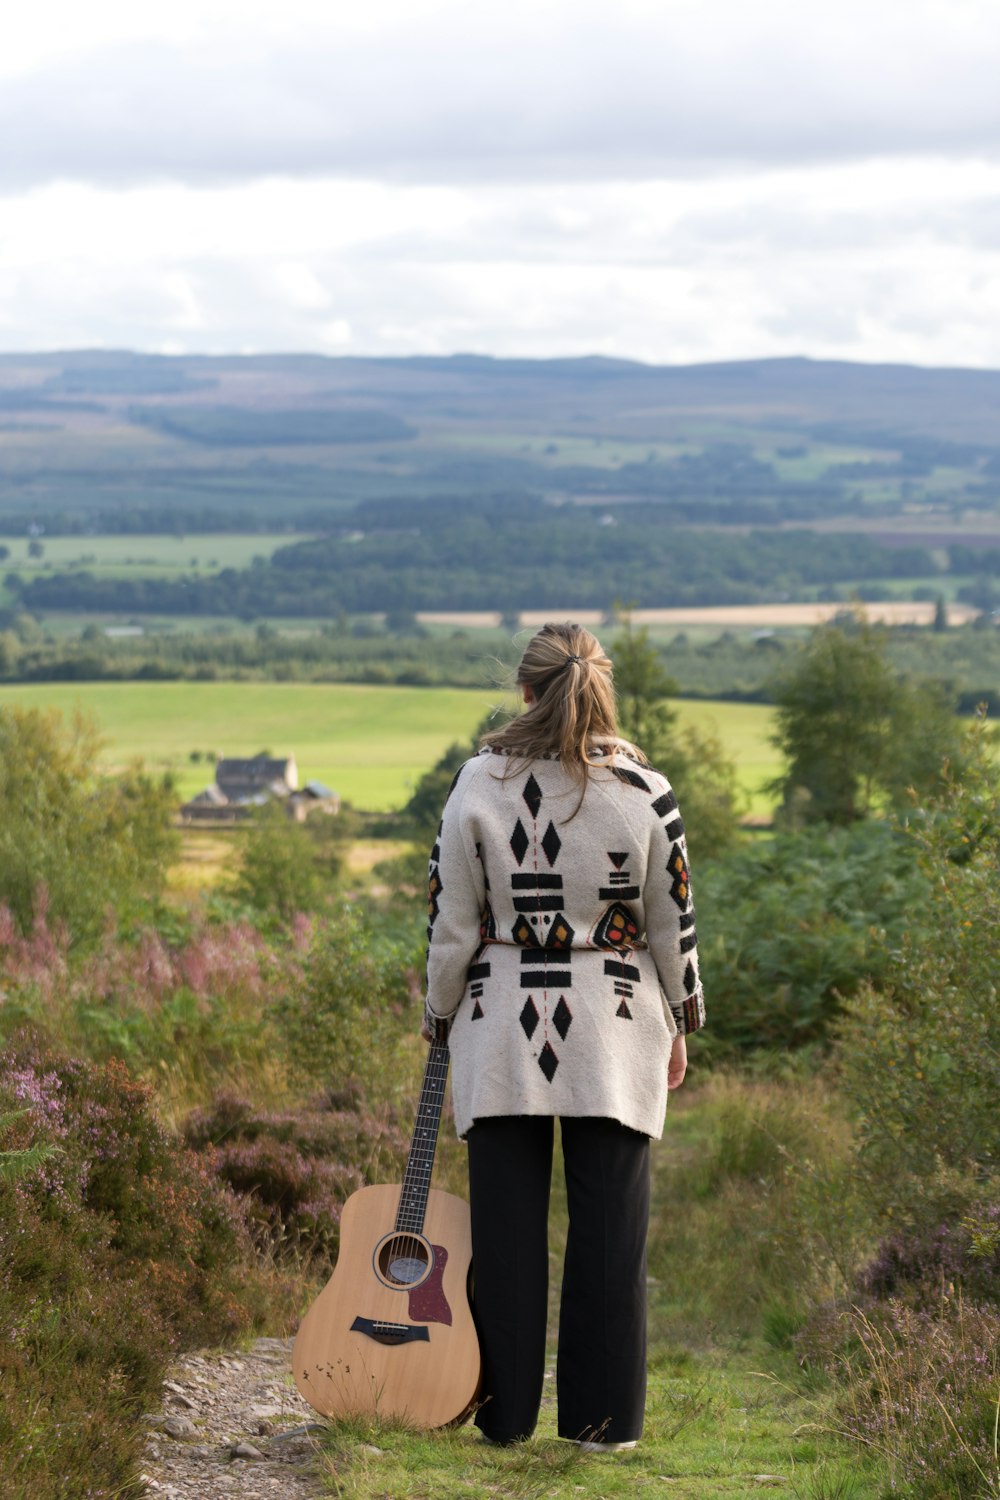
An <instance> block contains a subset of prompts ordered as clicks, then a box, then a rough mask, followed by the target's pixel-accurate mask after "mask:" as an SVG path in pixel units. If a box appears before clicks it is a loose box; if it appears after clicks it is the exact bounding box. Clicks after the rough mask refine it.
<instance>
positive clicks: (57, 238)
mask: <svg viewBox="0 0 1000 1500" xmlns="http://www.w3.org/2000/svg"><path fill="white" fill-rule="evenodd" d="M998 205H1000V165H998V166H990V165H986V164H981V163H978V164H977V163H967V164H965V165H962V164H959V165H958V166H956V165H955V164H953V163H950V162H946V161H942V160H940V159H935V158H925V159H920V160H914V161H910V162H907V163H903V164H901V163H900V162H898V161H893V160H886V161H880V162H869V163H866V164H864V165H863V166H862V165H859V166H853V167H852V166H831V167H815V168H808V169H807V168H796V169H788V170H783V171H781V172H766V173H757V174H747V175H745V176H741V177H725V178H723V177H712V178H706V179H703V180H697V179H685V180H681V181H648V182H641V183H627V182H625V183H616V184H612V185H609V186H602V185H596V186H595V185H593V184H577V185H559V186H549V185H543V184H536V185H528V186H526V187H525V186H519V185H508V184H496V183H483V184H481V185H479V186H477V187H474V188H473V187H458V186H448V187H436V188H428V187H413V186H407V185H400V186H394V185H392V184H385V183H381V184H380V183H362V182H353V181H344V180H335V179H321V180H317V181H313V182H311V181H279V180H267V181H261V182H252V183H248V184H241V185H239V186H234V187H230V188H225V189H209V188H199V189H196V188H182V187H176V186H171V187H162V188H157V187H147V188H143V189H135V190H131V191H120V192H116V191H113V190H111V189H101V190H98V189H91V188H87V187H84V186H80V185H71V184H61V185H54V186H51V187H47V188H40V189H36V190H34V191H33V192H31V193H27V194H24V195H22V196H20V197H10V198H7V199H6V200H0V222H3V223H4V224H5V225H6V226H7V232H6V233H5V235H4V236H3V237H2V238H0V348H4V349H8V350H17V349H27V348H50V349H51V348H68V347H77V346H81V345H83V346H94V345H105V346H117V347H130V348H139V349H150V350H159V349H168V348H169V349H172V350H174V351H181V350H184V351H187V352H205V353H212V352H225V351H243V350H266V351H272V350H274V351H277V350H283V349H292V350H306V351H309V350H312V351H315V352H318V353H334V352H338V353H339V352H344V353H354V354H358V353H367V354H408V353H428V354H435V353H451V352H454V351H456V350H479V351H483V352H489V353H494V354H498V355H519V354H520V355H536V356H545V355H554V354H589V353H604V354H609V355H620V356H624V357H633V358H640V359H647V360H649V361H652V362H657V363H659V362H668V363H669V362H679V361H688V360H702V359H727V358H737V357H750V356H756V355H762V354H797V353H803V352H805V353H811V354H814V355H816V356H828V357H838V358H844V359H881V360H887V359H888V360H903V361H913V362H916V363H923V364H968V365H975V366H986V367H997V366H1000V249H998V246H997V240H996V237H995V235H991V229H992V228H994V227H995V224H996V215H997V211H998ZM67 226H72V233H71V234H67Z"/></svg>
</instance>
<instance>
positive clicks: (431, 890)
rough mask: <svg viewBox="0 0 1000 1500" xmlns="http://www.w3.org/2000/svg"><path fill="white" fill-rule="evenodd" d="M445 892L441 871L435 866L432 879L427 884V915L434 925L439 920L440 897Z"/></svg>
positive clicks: (431, 875)
mask: <svg viewBox="0 0 1000 1500" xmlns="http://www.w3.org/2000/svg"><path fill="white" fill-rule="evenodd" d="M443 890H444V882H443V881H442V879H441V874H440V871H439V870H438V868H437V866H436V865H435V866H434V868H433V869H432V870H431V874H430V879H429V881H428V883H427V915H428V916H429V918H430V920H431V922H432V923H433V922H434V921H435V920H436V918H437V914H438V910H439V908H438V896H440V894H441V892H442V891H443Z"/></svg>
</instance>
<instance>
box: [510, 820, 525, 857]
mask: <svg viewBox="0 0 1000 1500" xmlns="http://www.w3.org/2000/svg"><path fill="white" fill-rule="evenodd" d="M510 847H511V849H512V850H513V851H514V858H515V859H516V860H517V862H518V864H521V862H522V861H523V859H524V856H525V855H526V854H527V852H528V835H527V834H526V833H525V831H524V824H523V823H522V822H521V819H520V818H518V820H517V822H516V823H515V824H514V832H513V833H512V834H511V836H510Z"/></svg>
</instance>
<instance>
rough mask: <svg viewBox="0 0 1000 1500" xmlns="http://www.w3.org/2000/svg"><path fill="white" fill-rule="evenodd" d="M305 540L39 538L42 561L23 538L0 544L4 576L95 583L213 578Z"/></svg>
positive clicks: (286, 536) (275, 535)
mask: <svg viewBox="0 0 1000 1500" xmlns="http://www.w3.org/2000/svg"><path fill="white" fill-rule="evenodd" d="M304 539H305V538H304V537H303V536H302V535H301V534H299V533H296V532H291V531H282V532H257V531H252V532H239V533H231V534H223V533H216V532H206V533H204V534H202V535H199V534H197V533H194V534H192V535H190V536H133V535H130V534H127V533H126V534H123V535H120V536H53V537H48V536H43V537H39V538H38V540H39V541H40V542H41V545H42V556H41V557H30V556H29V555H28V538H27V537H24V538H11V537H5V538H2V539H0V541H2V543H3V545H4V546H5V547H7V548H8V549H9V551H10V557H9V558H8V559H7V560H6V561H5V562H4V564H3V571H4V572H5V573H19V574H21V575H22V577H24V578H25V579H30V578H36V577H38V576H39V575H40V574H44V573H45V572H46V571H48V570H49V569H50V568H51V569H53V570H54V571H56V572H66V571H69V570H72V569H76V568H81V569H85V570H86V571H87V572H88V573H93V575H94V577H95V578H172V577H179V576H180V575H181V574H185V573H187V574H194V573H217V572H218V571H219V569H220V568H248V567H249V566H250V564H251V563H252V561H253V559H254V558H255V557H270V556H271V553H272V552H275V551H276V550H277V549H278V548H279V547H287V546H290V545H291V544H292V543H293V542H301V541H303V540H304Z"/></svg>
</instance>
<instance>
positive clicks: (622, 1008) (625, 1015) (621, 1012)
mask: <svg viewBox="0 0 1000 1500" xmlns="http://www.w3.org/2000/svg"><path fill="white" fill-rule="evenodd" d="M615 1015H616V1016H621V1018H622V1020H623V1021H631V1019H632V1012H631V1011H630V1010H629V1008H628V1006H627V1005H626V1004H625V1001H624V1000H623V1001H622V1003H621V1005H619V1007H618V1009H617V1010H616V1011H615Z"/></svg>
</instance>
